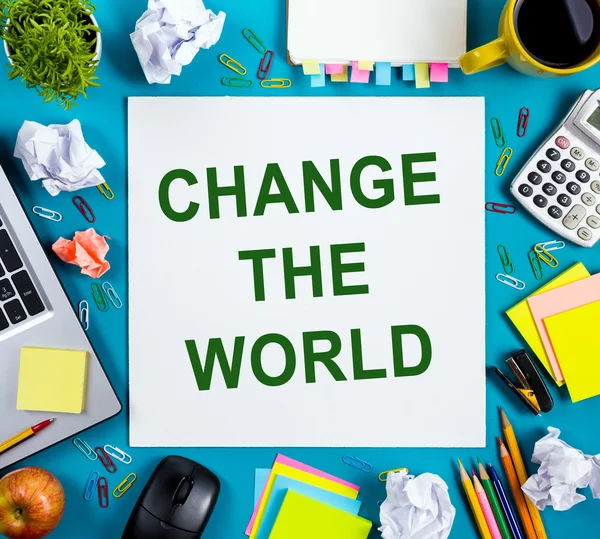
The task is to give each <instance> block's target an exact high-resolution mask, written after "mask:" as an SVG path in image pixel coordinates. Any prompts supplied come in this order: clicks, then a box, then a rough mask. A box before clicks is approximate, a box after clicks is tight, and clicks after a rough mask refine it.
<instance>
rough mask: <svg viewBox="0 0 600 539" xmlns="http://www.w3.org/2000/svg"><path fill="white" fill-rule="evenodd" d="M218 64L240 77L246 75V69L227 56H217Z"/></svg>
mask: <svg viewBox="0 0 600 539" xmlns="http://www.w3.org/2000/svg"><path fill="white" fill-rule="evenodd" d="M219 62H221V63H222V64H223V65H224V66H225V67H228V68H229V69H231V71H233V72H234V73H237V74H238V75H241V76H242V77H243V76H244V75H245V74H246V73H247V71H246V68H245V67H244V66H243V65H242V64H240V63H239V62H238V61H237V60H234V59H233V58H232V57H231V56H229V55H228V54H221V56H219Z"/></svg>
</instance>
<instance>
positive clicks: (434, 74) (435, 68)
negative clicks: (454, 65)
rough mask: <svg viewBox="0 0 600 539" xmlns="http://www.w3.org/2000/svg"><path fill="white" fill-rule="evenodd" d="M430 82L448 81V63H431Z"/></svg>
mask: <svg viewBox="0 0 600 539" xmlns="http://www.w3.org/2000/svg"><path fill="white" fill-rule="evenodd" d="M429 79H430V80H431V82H448V64H431V73H430V75H429Z"/></svg>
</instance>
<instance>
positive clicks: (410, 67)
mask: <svg viewBox="0 0 600 539" xmlns="http://www.w3.org/2000/svg"><path fill="white" fill-rule="evenodd" d="M402 80H415V65H414V64H406V65H403V66H402Z"/></svg>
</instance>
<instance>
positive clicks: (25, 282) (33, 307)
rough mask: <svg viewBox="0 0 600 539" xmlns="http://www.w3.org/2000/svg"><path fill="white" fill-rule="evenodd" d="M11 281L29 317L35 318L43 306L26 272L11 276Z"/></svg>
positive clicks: (0, 289)
mask: <svg viewBox="0 0 600 539" xmlns="http://www.w3.org/2000/svg"><path fill="white" fill-rule="evenodd" d="M12 281H13V284H14V285H15V288H16V289H17V291H18V292H19V295H20V296H21V299H22V300H23V303H24V304H25V308H26V309H27V312H28V313H29V316H35V315H36V314H39V313H41V312H42V311H43V310H44V304H43V303H42V300H41V299H40V296H39V294H38V293H37V290H36V289H35V286H33V282H32V281H31V277H29V275H28V274H27V272H26V271H25V270H23V271H20V272H19V273H15V274H14V275H13V276H12ZM1 292H2V288H0V293H1Z"/></svg>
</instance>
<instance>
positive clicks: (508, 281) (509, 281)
mask: <svg viewBox="0 0 600 539" xmlns="http://www.w3.org/2000/svg"><path fill="white" fill-rule="evenodd" d="M496 280H497V281H498V282H500V283H502V284H505V285H506V286H510V287H511V288H514V289H516V290H525V286H526V284H525V283H524V282H523V281H521V280H520V279H516V278H515V277H512V276H510V275H504V274H503V273H498V274H497V275H496Z"/></svg>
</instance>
